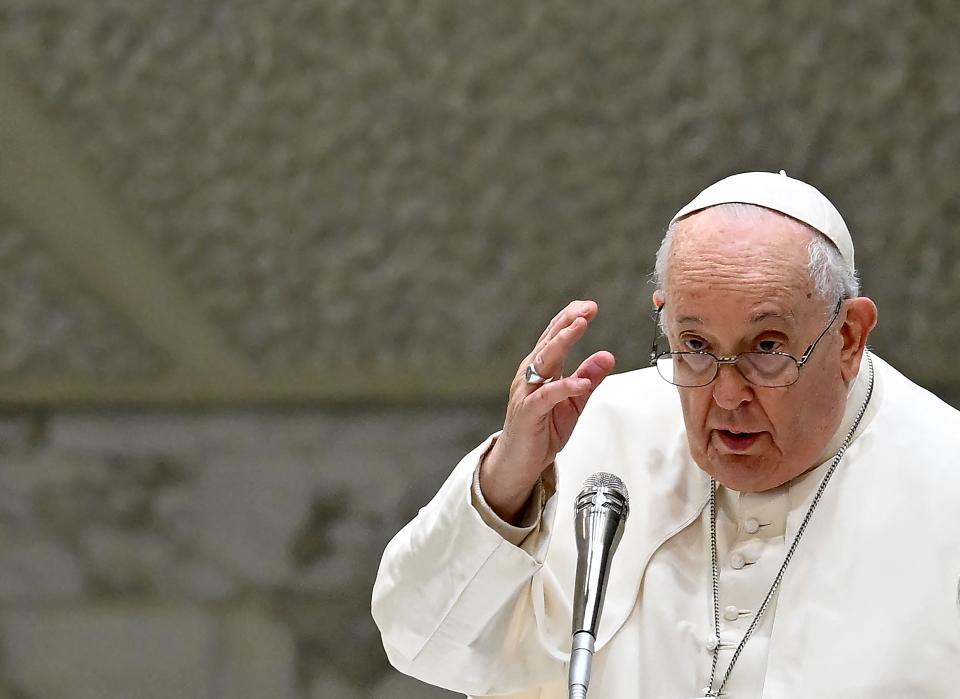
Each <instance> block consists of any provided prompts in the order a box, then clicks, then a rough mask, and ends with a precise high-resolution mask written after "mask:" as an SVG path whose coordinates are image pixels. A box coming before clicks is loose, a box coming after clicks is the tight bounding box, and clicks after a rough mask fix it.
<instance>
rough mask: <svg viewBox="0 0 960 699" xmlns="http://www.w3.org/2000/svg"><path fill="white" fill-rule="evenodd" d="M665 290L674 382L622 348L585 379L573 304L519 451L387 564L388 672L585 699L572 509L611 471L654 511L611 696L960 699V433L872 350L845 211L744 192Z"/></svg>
mask: <svg viewBox="0 0 960 699" xmlns="http://www.w3.org/2000/svg"><path fill="white" fill-rule="evenodd" d="M656 269H657V281H658V287H659V288H658V290H657V291H656V292H655V293H654V296H653V302H654V306H655V309H656V317H657V323H658V327H659V328H660V329H661V330H662V335H663V337H662V338H660V340H659V342H655V344H654V349H653V353H652V359H653V362H654V364H655V365H656V367H655V368H653V367H651V368H649V369H642V370H639V371H632V372H627V373H625V374H619V375H615V376H611V377H609V378H607V377H608V374H609V373H610V371H611V370H612V368H613V365H614V359H613V356H612V355H611V354H610V353H609V352H598V353H596V354H594V355H592V356H590V357H588V358H587V359H586V360H585V361H584V362H583V363H582V364H581V365H580V366H579V367H578V368H577V369H576V371H574V372H573V373H572V374H570V375H569V376H566V377H563V378H560V377H561V374H562V368H563V364H564V359H565V358H566V357H567V355H568V353H569V352H570V350H571V348H572V347H573V346H574V345H575V344H576V343H577V341H578V340H579V339H580V338H581V337H582V336H583V335H584V333H585V332H586V329H587V326H588V325H589V323H590V321H591V320H592V319H593V318H594V317H595V315H596V314H597V312H598V309H597V305H596V304H595V303H593V302H590V301H576V302H573V303H571V304H570V305H569V306H567V308H565V309H564V310H563V311H561V312H560V313H559V314H558V315H557V316H556V317H555V318H554V319H553V321H551V323H550V325H549V326H548V327H547V329H546V330H545V331H544V333H543V335H542V336H541V337H540V340H539V341H538V342H537V344H536V346H535V347H534V348H533V350H532V351H531V352H530V354H529V355H528V357H527V358H526V359H524V360H523V362H522V363H521V365H520V367H519V370H518V372H517V376H516V378H515V379H514V381H513V384H512V386H511V389H510V397H509V404H508V407H507V414H506V419H505V422H504V425H503V430H502V432H500V433H499V434H498V435H494V436H493V437H491V438H490V439H489V440H487V441H486V442H484V443H483V444H481V445H480V446H479V447H478V448H477V449H476V450H475V451H473V452H472V453H471V454H469V455H467V456H466V457H465V458H464V459H463V461H462V462H461V463H460V465H459V466H458V467H457V468H456V469H455V470H454V472H453V473H452V474H451V476H450V478H449V479H448V480H447V482H446V484H445V485H444V486H443V488H442V489H441V490H440V492H439V493H438V494H437V496H436V497H435V498H434V499H433V501H432V502H431V503H430V504H429V505H427V506H426V507H425V508H423V510H421V512H420V513H419V515H418V516H417V517H416V519H414V520H413V521H412V522H411V523H410V524H409V525H407V527H406V528H404V529H403V530H402V531H401V532H400V533H399V534H398V535H397V536H396V537H395V538H394V540H393V541H392V542H391V543H390V545H389V546H388V548H387V551H386V552H385V554H384V558H383V562H382V564H381V567H380V573H379V576H378V578H377V583H376V586H375V589H374V600H373V611H374V617H375V618H376V620H377V623H378V624H379V626H380V629H381V631H382V634H383V640H384V646H385V648H386V650H387V654H388V656H389V657H390V660H391V662H392V663H393V664H394V665H395V666H396V667H397V668H398V669H400V670H401V671H403V672H406V673H409V674H411V675H413V676H415V677H419V678H421V679H423V680H425V681H427V682H431V683H434V684H437V685H439V686H442V687H447V688H450V689H453V690H456V691H460V692H464V693H467V694H470V695H473V696H490V695H497V696H502V695H506V696H509V697H513V698H514V699H521V698H522V699H535V698H538V699H559V698H560V697H566V696H567V687H566V666H565V664H566V663H567V662H568V660H569V648H570V619H571V613H572V609H571V608H572V599H573V593H572V588H573V585H574V575H575V569H576V555H577V554H576V549H575V545H574V533H573V515H574V512H573V510H574V507H573V500H574V498H575V497H576V495H577V493H578V492H579V490H580V486H581V484H582V483H583V481H584V479H585V478H586V477H587V476H589V475H590V474H592V473H594V472H595V471H600V470H604V471H609V472H612V473H614V474H616V475H617V476H619V477H620V478H621V479H622V480H623V481H624V482H625V484H626V486H627V488H628V490H629V494H630V499H631V512H632V514H631V515H630V518H629V519H628V520H627V523H626V528H625V530H624V533H623V538H622V540H621V542H620V546H619V549H618V552H617V557H616V559H615V560H614V561H613V565H612V571H611V574H610V581H609V585H608V592H607V597H606V604H605V607H604V613H603V617H602V619H601V624H600V628H599V632H598V634H597V636H598V638H597V651H596V654H595V656H594V662H593V679H592V682H591V685H590V696H592V697H617V698H619V697H650V698H657V699H662V698H670V697H676V698H677V699H682V698H684V697H694V696H697V697H700V696H714V697H715V696H723V697H731V698H737V697H745V698H746V697H750V698H754V697H764V698H765V699H774V698H778V699H779V698H783V699H786V698H788V697H789V698H795V697H818V698H820V699H823V698H824V697H837V698H840V697H843V698H844V699H851V698H854V697H877V696H888V697H955V696H960V589H958V585H960V413H958V412H957V411H956V410H954V409H952V408H951V407H949V406H948V405H946V404H944V403H943V402H941V401H940V400H938V399H937V398H936V397H935V396H933V395H931V394H930V393H928V392H926V391H924V390H923V389H921V388H919V387H918V386H916V385H914V384H913V383H911V382H910V381H908V380H907V379H906V378H904V377H903V376H902V375H900V374H899V373H897V371H896V370H894V369H893V368H891V367H890V366H889V365H887V364H886V363H884V362H883V361H882V360H881V359H880V358H879V357H877V356H875V355H872V354H871V353H870V352H869V351H868V350H867V339H868V337H869V334H870V331H871V330H872V328H873V327H874V325H875V323H876V319H877V310H876V307H875V306H874V304H873V302H872V301H871V300H870V299H868V298H864V297H861V296H859V292H858V284H857V279H856V274H855V271H854V260H853V244H852V242H851V239H850V235H849V233H848V231H847V227H846V225H845V224H844V222H843V219H842V218H841V217H840V214H839V213H838V212H837V210H836V209H835V208H834V207H833V205H832V204H831V203H830V202H829V201H828V200H827V199H826V198H825V197H824V196H823V195H822V194H821V193H820V192H818V191H817V190H816V189H814V188H813V187H811V186H810V185H807V184H805V183H803V182H800V181H799V180H795V179H793V178H790V177H787V176H786V175H785V174H784V173H782V172H781V173H780V174H773V173H745V174H740V175H734V176H732V177H729V178H727V179H725V180H721V181H720V182H718V183H716V184H714V185H712V186H711V187H708V188H707V189H706V190H704V191H703V192H701V193H700V194H699V195H698V196H697V197H696V198H695V199H694V200H693V201H692V202H691V203H690V204H688V205H687V206H685V207H683V209H681V210H680V212H679V213H678V214H677V216H676V217H675V218H674V219H673V221H672V222H671V224H670V226H669V228H668V231H667V234H666V237H665V238H664V241H663V244H662V246H661V248H660V251H659V253H658V255H657V267H656ZM654 336H655V337H657V334H656V331H655V335H654ZM543 377H556V378H554V379H552V380H550V379H548V380H543ZM601 384H602V386H601ZM588 399H589V403H588Z"/></svg>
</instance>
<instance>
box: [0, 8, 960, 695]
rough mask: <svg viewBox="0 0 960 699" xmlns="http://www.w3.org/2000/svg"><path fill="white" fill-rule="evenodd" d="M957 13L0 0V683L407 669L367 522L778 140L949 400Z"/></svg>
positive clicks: (310, 684) (367, 691)
mask: <svg viewBox="0 0 960 699" xmlns="http://www.w3.org/2000/svg"><path fill="white" fill-rule="evenodd" d="M958 29H960V6H957V5H956V3H953V2H950V1H948V0H943V1H936V0H927V1H919V0H917V1H914V2H892V1H885V0H878V1H877V2H872V3H869V4H868V3H860V4H848V5H844V6H837V5H836V4H835V3H827V2H825V1H821V0H816V1H813V2H807V3H792V4H782V5H774V4H771V3H766V2H760V1H759V0H746V1H744V2H741V3H737V4H735V5H734V4H729V3H725V4H718V3H708V2H688V3H669V2H654V1H652V0H651V1H648V2H625V1H622V0H598V1H597V2H594V3H578V2H572V1H567V0H558V1H557V2H552V3H522V4H521V3H515V2H499V1H495V2H450V1H449V0H447V1H441V0H433V1H429V0H426V1H423V2H383V3H360V2H334V1H330V2H325V1H323V0H301V1H299V2H296V3H291V2H287V1H285V0H258V1H257V2H252V1H238V2H226V1H225V0H219V1H216V2H213V1H210V2H186V1H177V2H170V1H169V0H164V1H162V2H161V0H143V1H142V2H137V3H131V2H128V1H127V0H124V1H121V0H100V1H98V2H67V0H0V407H2V412H0V699H66V698H67V697H69V698H70V699H76V698H81V699H83V698H85V697H97V698H98V699H114V698H116V699H120V698H127V697H138V699H139V698H141V697H145V698H148V699H149V698H151V697H198V698H203V699H215V698H218V697H231V698H232V699H244V698H245V697H263V696H271V697H278V698H280V699H286V698H289V699H319V698H320V697H323V698H324V699H356V698H358V697H376V698H377V699H380V698H381V697H383V698H384V699H386V698H388V697H389V698H390V699H398V698H399V699H402V698H403V697H433V696H436V697H440V696H448V694H446V693H444V692H441V691H439V690H430V689H429V688H426V687H424V686H423V685H420V684H419V683H416V682H415V681H412V680H407V679H404V678H401V677H400V676H399V675H397V674H396V673H394V672H393V671H392V670H390V669H389V668H388V666H387V664H386V660H385V658H384V656H383V652H382V650H381V649H380V646H379V639H378V636H377V633H376V630H375V628H374V627H373V624H372V622H371V621H370V619H369V594H370V587H371V585H372V581H373V575H374V573H375V570H376V565H377V562H378V559H379V555H380V552H381V551H382V548H383V546H384V544H385V543H386V541H387V540H388V539H389V537H390V536H392V534H393V533H394V532H396V531H397V530H398V529H399V528H400V526H402V524H403V523H405V522H406V521H407V520H408V519H409V518H410V517H412V516H413V515H414V514H415V513H416V510H417V509H418V508H419V507H420V506H421V505H422V504H423V503H424V502H426V500H427V499H429V497H430V495H431V494H432V493H433V492H434V491H435V490H436V488H437V486H438V485H439V483H440V482H442V480H443V478H444V476H445V475H446V473H447V472H449V470H450V469H451V468H452V466H453V465H454V464H455V463H456V461H457V460H458V458H459V456H460V455H461V454H462V453H464V452H465V451H467V450H468V449H469V448H471V447H472V446H473V445H474V444H475V443H476V442H478V441H479V440H480V439H481V438H482V437H484V436H485V435H486V434H488V433H489V432H492V431H493V430H495V429H497V427H498V426H499V424H500V421H501V418H502V402H503V398H504V395H505V391H506V387H507V384H508V383H509V380H510V377H511V375H512V372H513V371H514V368H515V365H516V363H517V362H518V361H519V360H520V358H521V357H522V356H523V355H524V354H525V353H526V351H527V348H528V347H529V346H530V344H531V343H532V342H533V341H534V340H535V339H536V337H537V336H538V335H539V334H540V331H541V329H542V327H543V325H544V324H545V323H546V322H547V321H548V320H549V318H550V317H551V316H552V315H553V313H554V312H555V311H556V309H558V308H559V307H561V306H562V305H563V304H565V303H566V302H567V301H568V300H569V299H571V298H584V297H588V298H595V299H597V300H598V301H599V303H600V305H601V309H602V312H601V317H600V318H599V319H598V321H597V323H596V327H595V328H594V329H593V330H592V331H591V334H590V335H589V336H588V338H587V340H585V347H584V348H583V352H584V353H586V352H589V351H592V350H593V349H596V348H600V347H604V348H607V349H610V350H611V351H613V352H614V353H615V354H616V355H617V357H618V362H619V367H620V368H621V369H630V368H635V367H638V366H642V365H643V363H644V360H645V357H644V354H645V352H646V351H647V348H648V347H649V342H650V323H649V319H648V314H647V308H648V306H649V300H648V299H649V293H650V286H649V283H648V278H649V275H650V272H651V271H652V261H653V254H654V252H655V250H656V246H657V243H658V241H659V239H660V237H661V235H662V231H663V228H664V226H665V224H666V222H667V221H668V220H669V218H670V217H671V216H672V214H673V213H674V212H675V211H676V210H677V209H678V208H679V207H680V206H681V205H682V204H684V203H685V202H686V201H687V200H689V199H690V198H691V197H692V196H693V195H694V194H695V193H696V192H697V191H699V189H701V188H702V187H704V186H706V185H707V184H709V183H710V182H712V181H714V180H715V179H718V178H719V177H722V176H724V175H727V174H730V173H732V172H736V171H743V170H756V169H766V170H779V169H781V168H783V169H786V170H787V171H788V172H789V173H790V174H792V175H794V176H797V177H800V178H802V179H806V180H808V181H810V182H812V183H814V184H816V185H817V186H818V187H820V188H821V190H822V191H824V192H825V193H826V194H827V195H828V196H830V197H831V199H832V200H833V201H834V202H835V203H836V204H837V206H838V207H839V208H840V210H841V211H842V212H843V213H844V215H845V218H846V220H847V223H848V225H849V227H850V229H851V231H852V233H853V236H854V240H855V243H856V246H857V260H858V266H859V268H860V270H861V273H862V277H863V282H864V289H865V293H867V294H868V295H870V296H872V297H873V298H874V299H875V300H876V301H877V304H878V306H879V308H880V326H879V327H878V329H877V331H876V334H875V336H874V342H873V345H874V347H875V348H876V350H877V351H878V352H879V353H880V354H881V355H882V356H884V357H885V358H886V359H888V360H889V361H891V362H892V363H893V364H894V365H895V366H897V367H898V368H900V369H901V370H902V371H904V372H905V373H906V374H907V375H909V376H910V377H912V378H914V379H915V380H916V381H918V382H919V383H921V384H922V385H924V386H927V387H928V388H930V389H932V390H935V391H936V392H937V393H938V394H939V395H941V396H942V397H944V398H945V399H946V400H948V401H951V402H952V403H953V404H954V405H960V364H958V363H957V361H956V358H955V351H954V348H955V347H957V346H958V345H960V314H958V313H957V312H956V310H955V309H956V308H957V305H958V302H960V237H958V236H957V234H956V232H955V230H954V227H955V222H956V219H957V217H958V214H960V196H958V184H960V171H958V169H957V163H958V162H960V132H958V130H957V129H956V124H957V121H958V117H960V89H958V82H960V51H957V50H956V48H955V45H956V36H957V31H958Z"/></svg>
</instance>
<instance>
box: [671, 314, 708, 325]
mask: <svg viewBox="0 0 960 699" xmlns="http://www.w3.org/2000/svg"><path fill="white" fill-rule="evenodd" d="M675 322H676V323H696V324H697V325H703V318H700V317H698V316H680V317H679V318H677V319H676V321H675Z"/></svg>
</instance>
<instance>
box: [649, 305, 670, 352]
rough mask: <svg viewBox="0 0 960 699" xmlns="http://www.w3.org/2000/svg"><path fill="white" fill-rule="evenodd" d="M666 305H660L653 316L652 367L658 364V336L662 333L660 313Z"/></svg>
mask: <svg viewBox="0 0 960 699" xmlns="http://www.w3.org/2000/svg"><path fill="white" fill-rule="evenodd" d="M666 305H667V304H666V303H662V304H660V307H659V308H657V310H656V312H655V313H654V314H653V343H652V344H651V345H650V365H651V366H652V365H654V364H656V363H657V335H658V333H659V332H660V313H661V312H662V311H663V307H664V306H666Z"/></svg>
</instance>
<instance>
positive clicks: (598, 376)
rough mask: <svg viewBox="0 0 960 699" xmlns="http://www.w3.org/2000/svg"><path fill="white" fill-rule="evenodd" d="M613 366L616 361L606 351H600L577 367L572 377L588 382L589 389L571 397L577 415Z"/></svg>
mask: <svg viewBox="0 0 960 699" xmlns="http://www.w3.org/2000/svg"><path fill="white" fill-rule="evenodd" d="M615 365H616V359H615V358H614V356H613V355H612V354H610V353H609V352H606V351H600V352H596V353H594V354H591V355H590V356H589V357H587V358H586V359H584V360H583V362H582V363H581V364H580V366H579V367H577V370H576V371H575V372H574V373H573V375H572V376H573V377H576V378H579V379H586V380H588V381H590V389H589V390H588V391H586V392H584V393H580V394H577V395H576V396H573V403H574V405H575V406H576V408H577V412H578V413H580V412H583V408H584V406H585V405H586V404H587V401H588V400H589V399H590V396H591V395H593V392H594V391H596V390H597V387H598V386H599V385H600V383H601V382H602V381H603V380H604V379H605V378H607V376H609V375H610V372H611V371H613V367H614V366H615Z"/></svg>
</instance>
